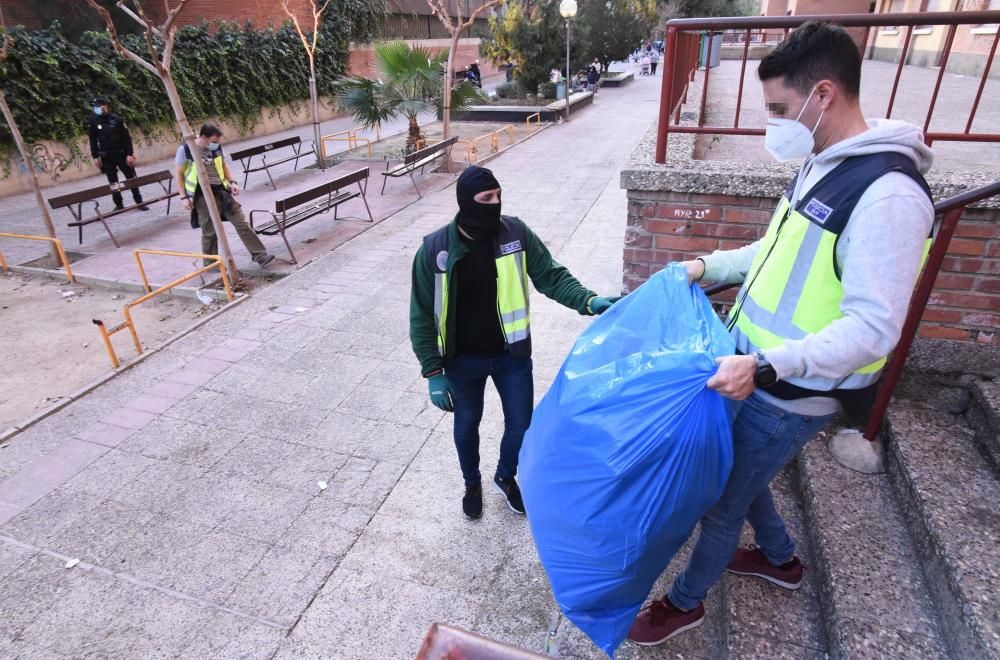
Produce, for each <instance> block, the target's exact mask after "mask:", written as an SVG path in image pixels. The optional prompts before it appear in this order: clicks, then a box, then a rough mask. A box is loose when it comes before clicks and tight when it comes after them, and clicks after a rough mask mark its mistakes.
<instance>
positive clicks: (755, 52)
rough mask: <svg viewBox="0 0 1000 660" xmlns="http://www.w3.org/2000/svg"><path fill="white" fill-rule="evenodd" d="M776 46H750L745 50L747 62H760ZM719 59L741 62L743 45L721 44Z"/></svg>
mask: <svg viewBox="0 0 1000 660" xmlns="http://www.w3.org/2000/svg"><path fill="white" fill-rule="evenodd" d="M777 45H778V44H776V43H773V44H750V48H749V49H748V50H747V59H748V60H762V59H764V56H765V55H767V54H768V53H770V52H771V51H772V50H774V47H775V46H777ZM720 57H721V58H722V59H724V60H742V59H743V44H723V45H722V50H721V55H720Z"/></svg>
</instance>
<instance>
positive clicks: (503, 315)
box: [434, 252, 531, 357]
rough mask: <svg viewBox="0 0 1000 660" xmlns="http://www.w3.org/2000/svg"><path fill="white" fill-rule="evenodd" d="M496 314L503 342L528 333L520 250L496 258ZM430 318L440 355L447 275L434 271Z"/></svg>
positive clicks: (444, 342)
mask: <svg viewBox="0 0 1000 660" xmlns="http://www.w3.org/2000/svg"><path fill="white" fill-rule="evenodd" d="M496 267H497V313H498V314H499V315H500V327H501V329H502V330H503V335H504V340H505V341H506V342H507V345H508V346H509V345H511V344H513V343H515V342H519V341H523V340H525V339H527V338H528V337H529V336H530V335H531V313H530V310H529V306H528V295H529V289H528V269H527V264H526V262H525V258H524V252H514V253H512V254H506V255H504V256H502V257H500V258H499V259H497V260H496ZM434 320H435V322H436V323H437V336H438V353H439V354H440V355H441V356H442V357H444V356H445V350H446V348H445V347H446V346H447V339H448V335H447V333H448V274H447V273H434Z"/></svg>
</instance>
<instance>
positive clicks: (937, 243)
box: [705, 181, 1000, 440]
mask: <svg viewBox="0 0 1000 660" xmlns="http://www.w3.org/2000/svg"><path fill="white" fill-rule="evenodd" d="M995 195H1000V181H997V182H996V183H992V184H990V185H988V186H983V187H982V188H977V189H976V190H970V191H968V192H964V193H962V194H960V195H956V196H954V197H949V198H948V199H946V200H944V201H942V202H938V203H937V204H935V205H934V212H935V215H939V216H941V222H940V223H939V224H938V225H937V230H936V231H935V235H934V241H933V243H932V245H931V250H930V253H929V254H928V255H927V262H926V263H925V264H924V268H923V270H922V271H921V273H920V277H919V278H918V280H917V287H916V289H914V291H913V295H912V296H911V297H910V307H909V310H908V311H907V313H906V321H905V322H904V323H903V329H902V332H901V333H900V337H899V343H897V344H896V348H895V350H894V351H893V353H892V357H891V359H890V360H889V365H888V367H887V368H886V370H885V373H884V374H883V375H882V380H881V383H880V385H879V391H878V396H877V397H876V399H875V403H874V405H873V406H872V410H871V413H870V414H869V416H868V425H867V426H866V427H865V437H866V438H868V439H869V440H874V439H875V438H876V437H877V436H878V432H879V429H880V428H881V427H882V420H883V418H884V417H885V411H886V409H888V407H889V400H890V399H891V398H892V393H893V392H894V391H895V389H896V385H897V384H898V383H899V378H900V376H901V375H902V373H903V365H904V363H905V362H906V356H907V355H908V354H909V352H910V347H911V346H912V345H913V340H914V338H915V337H916V336H917V330H918V329H919V327H920V319H921V318H922V317H923V315H924V310H925V309H926V308H927V301H928V300H929V299H930V297H931V291H933V289H934V281H935V280H936V279H937V275H938V272H939V271H940V270H941V263H942V262H943V261H944V257H945V253H946V252H947V251H948V245H949V244H950V243H951V237H952V236H953V235H954V234H955V228H956V227H957V226H958V221H959V219H960V218H961V217H962V213H963V212H964V211H965V209H966V207H968V206H970V205H972V204H975V203H976V202H981V201H982V200H984V199H987V198H989V197H993V196H995ZM737 286H739V285H738V284H713V285H709V286H707V287H705V293H706V294H708V295H710V296H713V295H715V294H717V293H721V292H723V291H726V290H728V289H732V288H735V287H737Z"/></svg>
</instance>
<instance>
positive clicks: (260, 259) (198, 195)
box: [174, 124, 274, 266]
mask: <svg viewBox="0 0 1000 660" xmlns="http://www.w3.org/2000/svg"><path fill="white" fill-rule="evenodd" d="M221 141H222V131H221V130H219V128H218V127H217V126H214V125H212V124H205V125H203V126H202V127H201V130H200V131H199V132H198V137H197V138H195V144H196V145H197V147H198V153H197V154H192V153H191V151H190V150H189V149H188V146H187V145H186V144H182V145H181V146H180V148H178V149H177V156H176V157H175V158H174V164H175V165H176V174H177V188H178V189H179V190H182V191H183V193H182V196H183V198H184V207H185V208H187V209H188V210H191V209H194V210H195V211H196V212H197V217H198V226H199V227H201V251H202V253H203V254H219V237H218V236H216V234H215V226H214V225H213V224H212V218H211V216H210V215H209V214H208V203H207V202H206V201H205V193H204V192H203V191H202V189H201V186H200V185H199V184H198V173H197V170H196V168H195V165H194V159H195V158H200V159H201V161H202V163H204V165H205V170H206V172H207V173H208V181H209V183H210V184H211V187H212V193H213V194H214V196H215V203H216V204H217V205H218V207H219V213H220V214H221V215H222V219H223V220H225V221H228V222H229V223H230V224H232V225H233V227H234V228H235V229H236V233H237V234H239V237H240V240H241V241H243V245H245V246H246V248H247V250H248V251H249V252H250V256H251V257H252V258H253V260H254V261H255V262H256V263H257V265H258V266H266V265H267V264H269V263H271V262H272V261H274V255H272V254H269V253H268V251H267V248H265V247H264V244H263V243H261V242H260V238H258V237H257V234H255V233H254V230H253V229H251V228H250V227H249V226H248V225H247V222H246V219H245V218H244V217H243V207H242V206H240V204H239V202H237V201H236V199H235V196H236V195H239V194H240V186H239V184H237V183H236V180H235V177H234V176H233V173H232V171H231V170H230V169H229V165H228V164H227V163H226V159H225V156H224V155H223V153H222V144H221ZM210 263H213V262H212V261H210V260H208V259H206V260H205V265H206V266H207V265H209V264H210Z"/></svg>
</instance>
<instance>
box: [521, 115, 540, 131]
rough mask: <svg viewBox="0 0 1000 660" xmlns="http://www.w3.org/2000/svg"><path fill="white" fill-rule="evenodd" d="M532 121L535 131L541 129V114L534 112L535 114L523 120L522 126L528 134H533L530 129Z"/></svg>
mask: <svg viewBox="0 0 1000 660" xmlns="http://www.w3.org/2000/svg"><path fill="white" fill-rule="evenodd" d="M532 119H534V120H535V130H538V129H540V128H541V127H542V113H540V112H536V113H535V114H533V115H528V116H527V117H525V118H524V124H525V126H526V127H527V129H528V132H529V133H533V132H534V131H533V130H532V129H531V120H532Z"/></svg>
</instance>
